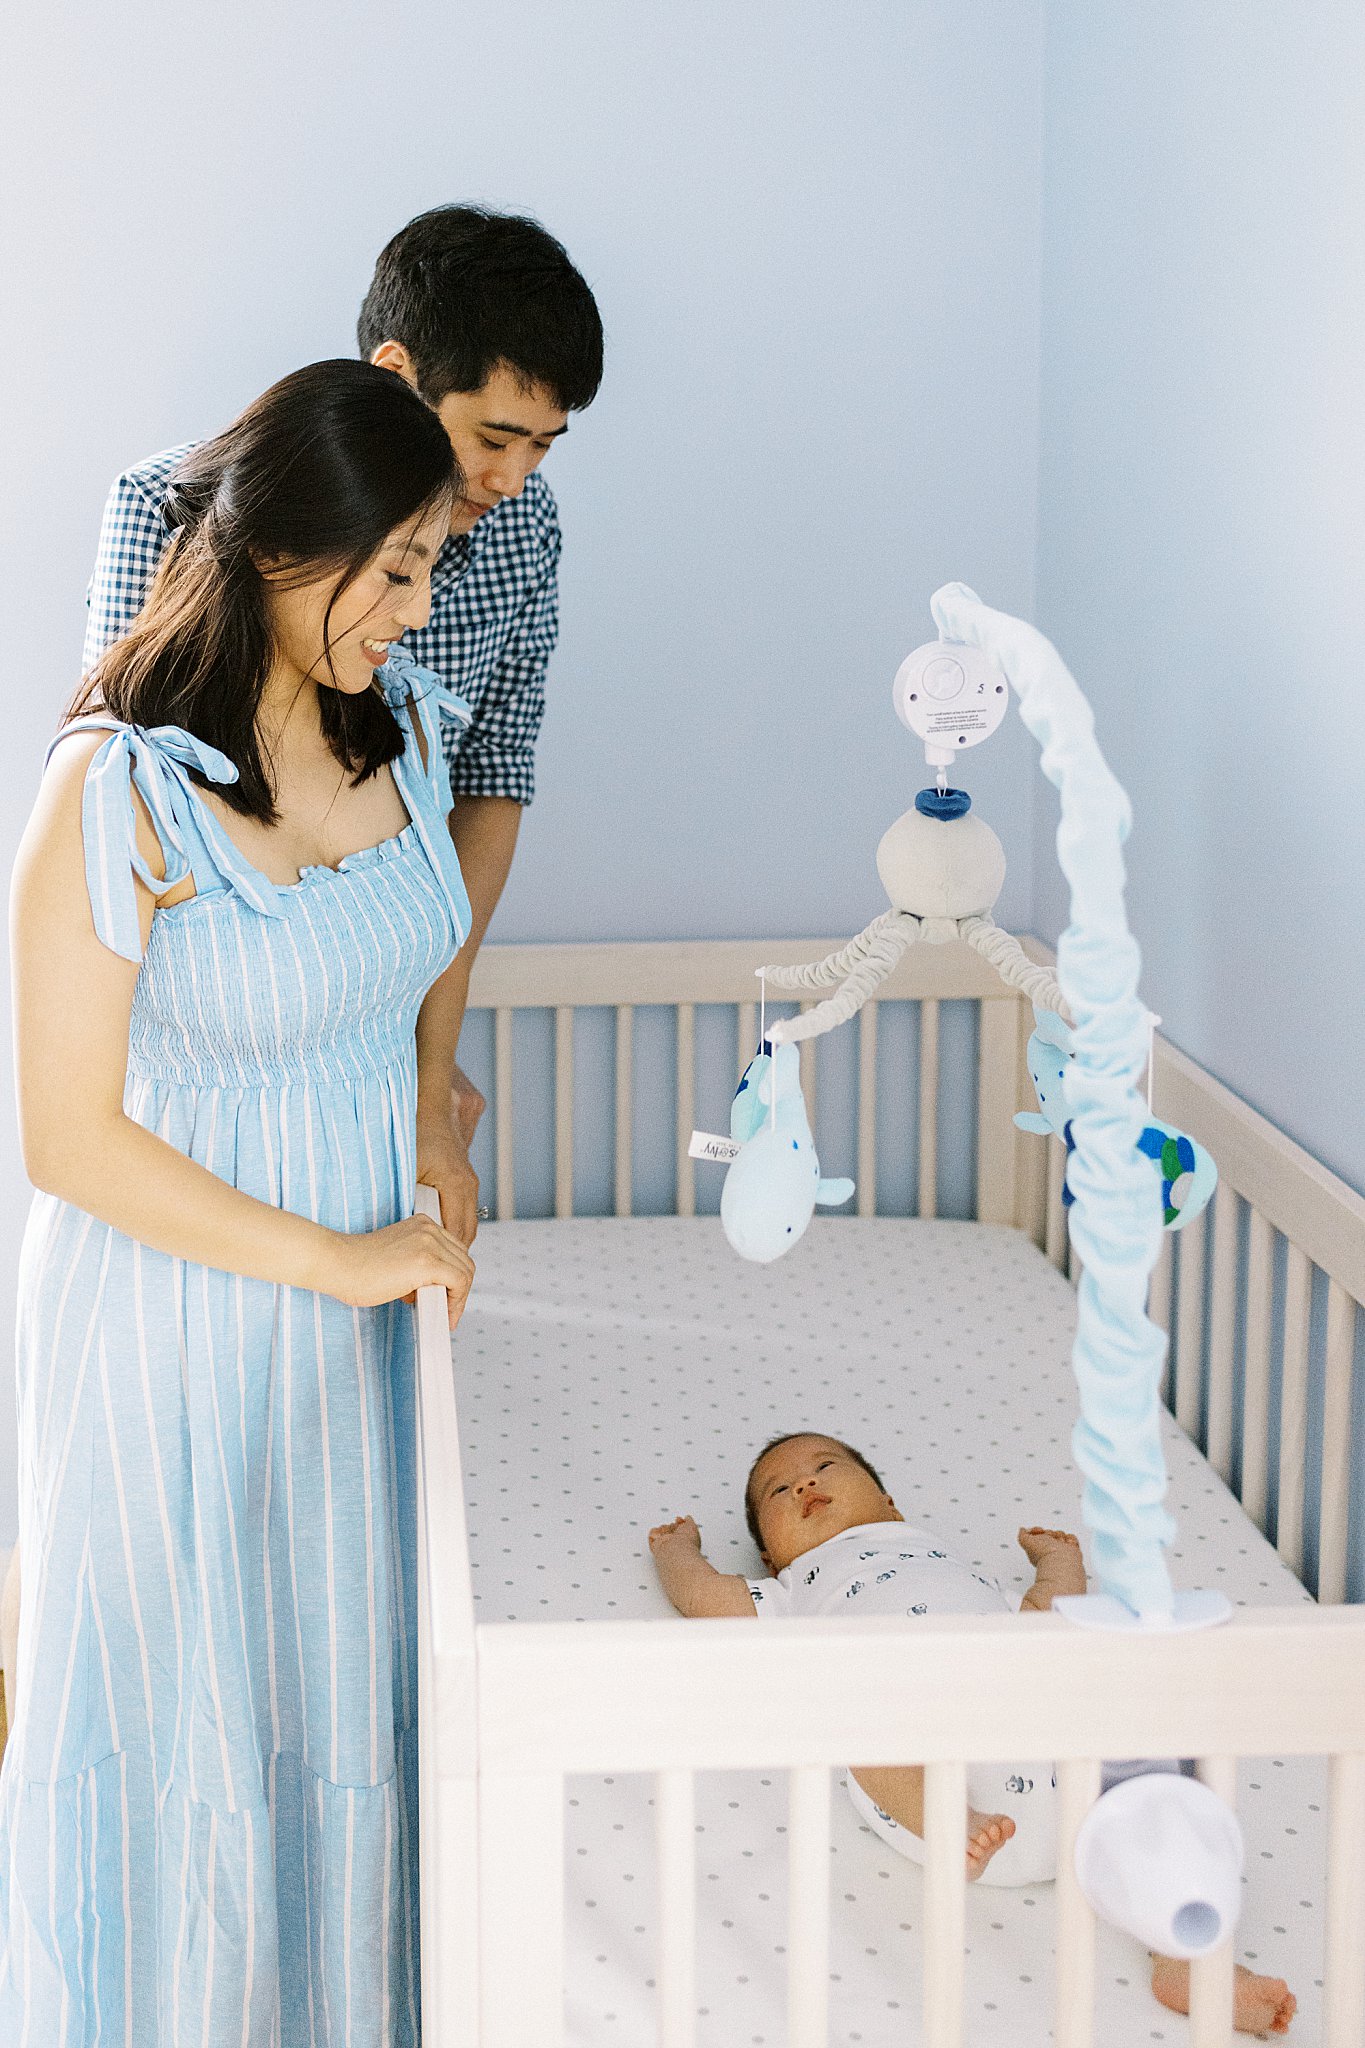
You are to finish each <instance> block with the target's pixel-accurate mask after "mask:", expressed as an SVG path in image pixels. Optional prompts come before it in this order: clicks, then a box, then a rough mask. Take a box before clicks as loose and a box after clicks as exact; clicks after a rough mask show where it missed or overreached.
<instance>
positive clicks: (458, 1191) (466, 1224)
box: [417, 1091, 483, 1245]
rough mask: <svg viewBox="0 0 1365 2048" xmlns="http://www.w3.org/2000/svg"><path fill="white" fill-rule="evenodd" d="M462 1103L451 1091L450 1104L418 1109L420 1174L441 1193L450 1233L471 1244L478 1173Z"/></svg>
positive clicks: (476, 1218) (476, 1213)
mask: <svg viewBox="0 0 1365 2048" xmlns="http://www.w3.org/2000/svg"><path fill="white" fill-rule="evenodd" d="M479 1100H480V1101H482V1100H483V1098H482V1096H480V1098H479ZM459 1104H460V1098H459V1096H458V1094H457V1093H455V1092H454V1091H452V1093H451V1097H450V1102H449V1106H448V1107H446V1106H443V1107H442V1108H441V1109H439V1110H434V1111H431V1112H430V1113H427V1114H423V1113H422V1111H421V1110H420V1109H419V1111H418V1116H417V1178H418V1180H419V1181H420V1182H421V1183H422V1184H423V1186H425V1187H429V1188H435V1190H436V1192H437V1194H438V1195H439V1196H440V1198H441V1215H442V1217H443V1219H444V1221H445V1227H446V1229H447V1230H448V1231H449V1232H450V1234H451V1236H452V1237H454V1238H457V1239H458V1240H459V1242H460V1243H461V1244H463V1245H471V1244H473V1242H474V1237H475V1234H476V1232H477V1230H478V1228H479V1176H478V1175H477V1173H475V1171H474V1169H473V1167H472V1166H471V1165H470V1163H469V1140H468V1139H467V1138H466V1137H465V1135H464V1131H463V1129H462V1128H461V1121H460V1115H461V1113H460V1107H459ZM476 1121H477V1119H476Z"/></svg>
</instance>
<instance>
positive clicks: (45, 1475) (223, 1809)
mask: <svg viewBox="0 0 1365 2048" xmlns="http://www.w3.org/2000/svg"><path fill="white" fill-rule="evenodd" d="M381 681H382V683H383V687H384V690H385V695H386V697H387V698H388V701H389V703H390V705H391V708H392V709H393V710H394V712H395V715H396V716H397V717H398V719H399V722H400V724H401V725H402V726H403V729H404V736H405V741H406V746H405V751H404V753H403V754H402V756H401V757H400V758H399V759H398V760H396V761H395V762H394V764H393V772H394V777H395V781H396V783H397V787H398V790H399V794H400V795H401V797H402V799H403V802H404V804H405V806H406V809H407V812H408V817H409V823H408V825H407V826H406V827H405V829H404V830H403V831H401V832H400V833H398V834H397V836H396V837H394V838H392V839H389V840H386V841H385V842H384V843H383V844H382V845H379V846H374V847H370V848H368V849H366V850H365V851H364V852H361V853H358V854H353V855H352V856H351V857H350V858H349V859H347V860H345V861H343V862H342V863H341V865H340V867H339V868H337V869H331V868H310V869H307V870H306V871H305V872H304V873H303V875H302V876H301V877H300V879H299V881H298V883H297V884H295V885H294V886H292V887H289V888H280V887H277V886H275V885H274V884H272V883H270V882H269V881H267V880H266V879H265V878H264V877H263V876H262V875H260V874H259V873H258V872H256V871H255V870H254V869H253V868H251V867H250V866H249V865H248V864H247V863H246V862H245V861H244V859H243V857H242V855H241V854H240V853H239V852H238V851H237V849H236V848H235V847H234V846H233V844H232V841H231V840H230V839H229V837H228V835H227V834H226V833H225V832H224V831H223V829H222V826H221V825H220V824H219V822H218V821H217V819H216V818H215V817H214V815H213V813H212V812H211V811H210V809H209V807H208V806H207V804H205V802H204V801H203V799H202V797H201V795H200V794H199V792H198V790H197V789H196V787H195V785H194V783H193V782H192V781H191V779H190V776H189V774H188V770H190V769H191V768H194V769H197V770H198V771H200V773H202V774H203V775H204V776H206V777H207V778H208V779H210V780H212V781H217V782H224V781H231V780H233V779H234V778H235V776H236V769H235V768H234V767H233V766H232V764H231V763H230V762H228V761H227V760H225V758H224V757H223V756H222V755H221V754H219V753H216V752H215V751H214V750H213V749H212V748H209V747H206V746H205V745H203V744H202V743H201V742H200V741H199V740H197V739H195V738H194V737H193V736H192V735H190V734H189V733H187V732H185V731H183V730H181V729H180V728H178V727H160V728H157V729H154V730H145V729H143V728H140V727H127V726H118V725H116V724H114V722H113V721H111V720H101V721H98V722H99V723H101V724H103V725H105V726H108V727H109V728H110V732H109V738H108V739H107V740H106V741H105V743H104V745H103V746H102V747H101V748H100V750H99V752H98V753H97V755H96V757H95V759H94V761H93V763H92V765H91V768H90V771H89V774H88V777H87V780H86V785H85V796H84V831H85V854H86V871H87V877H88V881H89V887H90V895H91V902H92V906H93V909H94V916H95V926H96V930H97V932H98V934H99V936H100V938H101V939H102V940H103V942H104V943H105V944H106V945H108V946H110V947H112V948H113V949H114V950H115V951H116V952H119V953H122V954H124V955H125V956H127V957H128V958H130V959H137V958H138V957H139V954H140V951H141V948H140V941H139V934H138V926H137V917H136V909H135V900H134V893H133V883H132V874H133V871H134V870H135V869H138V868H139V867H140V865H141V863H140V860H139V856H138V853H137V850H136V844H135V840H134V834H133V806H132V801H131V795H130V782H131V783H132V784H135V785H136V787H137V789H138V791H139V792H140V793H141V795H142V796H143V797H144V799H145V800H146V802H147V804H148V807H149V809H150V811H151V815H152V818H153V820H154V822H155V824H156V826H157V828H158V832H159V835H160V837H161V840H162V843H163V846H164V848H165V852H166V855H167V862H168V870H169V876H168V881H167V883H164V884H162V885H161V886H162V887H163V888H164V887H167V886H169V885H170V883H171V882H173V881H174V880H175V879H176V877H177V875H178V874H183V873H184V872H186V871H189V872H192V873H193V876H194V881H195V884H196V891H197V893H196V894H195V895H194V896H193V897H192V898H189V899H187V900H186V901H184V902H183V903H180V904H177V905H175V906H174V907H172V908H170V909H167V910H158V911H157V912H156V914H155V915H154V917H153V919H152V929H151V936H150V939H149V941H148V944H147V949H146V953H145V956H143V957H142V960H141V967H140V971H139V974H138V978H137V983H136V988H135V993H134V997H133V1009H132V1020H131V1029H130V1040H129V1056H128V1078H127V1088H126V1094H125V1098H124V1101H125V1108H126V1111H127V1113H128V1115H129V1116H131V1117H133V1118H135V1119H136V1121H137V1122H138V1123H140V1124H142V1125H144V1126H145V1127H146V1128H147V1129H149V1130H152V1131H155V1132H156V1133H157V1134H158V1136H160V1137H162V1138H164V1139H165V1140H166V1141H167V1142H168V1143H169V1144H171V1145H174V1146H175V1147H176V1148H177V1150H179V1151H181V1152H184V1153H186V1154H187V1155H188V1156H189V1157H190V1158H192V1159H195V1160H198V1161H199V1162H200V1163H201V1164H202V1165H203V1166H205V1167H207V1168H208V1169H209V1170H210V1171H211V1172H213V1173H216V1174H218V1175H219V1176H220V1177H221V1178H222V1179H224V1180H226V1181H229V1182H230V1183H231V1184H232V1185H233V1186H235V1187H238V1188H242V1189H244V1190H245V1191H247V1192H248V1193H250V1194H252V1195H255V1196H257V1197H258V1198H260V1199H261V1200H262V1201H266V1202H272V1203H275V1204H277V1205H278V1206H279V1207H281V1208H284V1209H289V1210H293V1211H295V1212H296V1213H298V1214H301V1215H305V1216H309V1217H312V1218H314V1219H316V1220H317V1221H318V1222H320V1223H323V1224H325V1225H327V1226H328V1227H329V1228H331V1229H334V1230H344V1231H363V1230H371V1229H374V1228H376V1227H377V1226H380V1225H383V1224H386V1223H391V1222H393V1221H395V1220H397V1219H398V1218H400V1217H404V1216H408V1215H411V1213H412V1210H413V1203H414V1192H413V1191H414V1185H415V1178H416V1173H415V1160H414V1153H415V1146H416V1049H415V1039H414V1030H415V1025H416V1020H417V1012H418V1009H419V1007H420V1005H421V1002H422V998H423V996H424V995H425V993H426V991H427V989H428V988H429V986H430V985H431V983H432V982H433V981H434V980H435V979H436V977H437V976H438V975H439V974H440V973H441V971H442V970H443V969H444V968H445V966H446V965H447V963H448V962H449V961H450V959H451V957H452V955H453V953H454V951H455V949H456V947H457V946H458V945H459V944H460V943H461V942H462V941H463V939H464V937H465V935H466V934H467V932H468V929H469V903H468V899H467V897H466V895H465V891H464V885H463V882H462V880H461V877H460V871H459V863H458V861H457V859H456V856H455V850H454V847H453V845H452V843H451V839H450V834H449V830H448V827H447V824H446V818H445V813H446V812H447V811H448V810H449V806H450V790H449V784H448V781H447V771H446V768H445V765H444V760H443V756H442V750H441V744H440V735H439V731H438V723H439V714H440V713H441V712H444V711H450V712H452V713H458V712H459V711H461V710H463V707H462V706H461V705H460V704H459V700H458V699H451V698H450V695H449V693H448V692H445V691H444V690H443V689H442V688H441V687H440V686H439V684H438V682H437V679H436V678H435V677H434V676H430V675H429V674H427V673H426V672H425V671H422V670H419V669H417V668H416V667H415V665H414V664H412V663H411V662H410V661H408V662H406V663H405V664H404V665H403V666H402V667H401V668H400V667H399V665H398V663H397V662H396V661H391V662H390V664H389V665H388V668H387V669H386V670H385V671H382V672H381ZM87 723H89V721H87ZM72 729H75V728H72ZM418 729H420V741H419V739H418V737H417V732H418ZM78 999H79V996H78V993H76V992H73V1000H78ZM413 1370H414V1356H413V1332H412V1311H411V1309H410V1308H408V1307H406V1306H405V1305H404V1304H402V1303H396V1304H393V1305H391V1306H389V1307H385V1308H374V1309H351V1308H347V1307H345V1306H344V1305H343V1304H342V1303H341V1302H339V1301H335V1300H333V1299H331V1298H330V1297H327V1296H323V1295H317V1294H309V1293H307V1292H305V1291H303V1290H301V1289H299V1288H294V1287H287V1286H276V1285H272V1284H269V1283H267V1282H264V1281H260V1280H250V1279H243V1278H241V1277H240V1276H238V1275H236V1274H233V1273H228V1272H221V1271H219V1270H217V1269H216V1268H214V1267H210V1266H198V1265H193V1264H190V1263H188V1262H187V1261H186V1260H184V1259H177V1258H171V1257H169V1256H167V1255H166V1254H165V1253H162V1252H156V1251H151V1250H148V1249H147V1248H146V1247H145V1246H142V1245H140V1244H137V1243H135V1242H134V1241H133V1240H132V1239H131V1238H128V1237H125V1236H124V1235H122V1234H121V1233H120V1232H119V1231H117V1230H113V1229H110V1228H109V1227H108V1226H107V1225H106V1224H103V1223H100V1222H97V1221H96V1220H95V1219H94V1218H93V1217H91V1216H88V1215H86V1214H84V1213H83V1212H81V1211H80V1210H77V1209H75V1208H73V1207H71V1206H70V1204H68V1203H65V1202H61V1201H58V1200H56V1199H55V1198H54V1197H52V1196H50V1195H44V1194H39V1195H37V1196H36V1198H35V1200H34V1204H33V1209H32V1212H31V1216H30V1221H29V1225H28V1230H27V1233H26V1236H25V1239H24V1245H23V1251H22V1255H21V1272H20V1308H19V1327H18V1381H19V1389H18V1391H19V1447H20V1448H19V1458H20V1473H19V1482H20V1518H21V1521H20V1541H21V1551H22V1558H23V1599H22V1613H21V1620H20V1669H19V1683H18V1713H17V1717H16V1722H15V1727H14V1729H13V1732H12V1736H11V1740H10V1743H9V1747H8V1750H7V1752H6V1755H5V1760H4V1769H3V1775H2V1776H0V2042H3V2043H4V2044H5V2048H95V2044H99V2048H189V2044H194V2048H272V2044H274V2048H296V2044H297V2048H304V2044H307V2048H312V2044H324V2043H325V2044H328V2048H334V2044H335V2048H340V2044H347V2048H416V2043H417V2041H418V2038H419V2004H418V1981H419V1980H418V1929H417V1807H416V1802H417V1696H416V1695H417V1663H416V1650H417V1644H416V1554H415V1544H416V1529H415V1516H414V1502H413V1470H414V1466H413V1461H414V1435H415V1424H414V1398H413V1393H414V1390H413Z"/></svg>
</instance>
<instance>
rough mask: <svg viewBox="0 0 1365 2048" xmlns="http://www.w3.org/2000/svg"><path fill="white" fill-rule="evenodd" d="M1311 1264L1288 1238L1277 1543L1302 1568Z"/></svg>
mask: <svg viewBox="0 0 1365 2048" xmlns="http://www.w3.org/2000/svg"><path fill="white" fill-rule="evenodd" d="M1312 1304H1313V1268H1312V1266H1311V1265H1310V1263H1309V1260H1308V1255H1307V1253H1306V1252H1302V1251H1300V1249H1299V1247H1298V1246H1297V1245H1296V1244H1294V1243H1293V1242H1291V1243H1290V1244H1289V1246H1288V1248H1287V1256H1286V1258H1285V1268H1284V1354H1283V1361H1282V1364H1281V1367H1280V1492H1279V1503H1278V1506H1277V1509H1276V1514H1275V1548H1276V1549H1277V1550H1278V1551H1279V1553H1280V1556H1281V1557H1282V1558H1283V1559H1284V1561H1285V1563H1286V1564H1287V1565H1288V1566H1289V1569H1290V1571H1291V1572H1293V1573H1295V1575H1296V1576H1301V1575H1302V1572H1303V1481H1304V1466H1305V1464H1306V1462H1307V1458H1308V1317H1309V1313H1310V1310H1311V1308H1312Z"/></svg>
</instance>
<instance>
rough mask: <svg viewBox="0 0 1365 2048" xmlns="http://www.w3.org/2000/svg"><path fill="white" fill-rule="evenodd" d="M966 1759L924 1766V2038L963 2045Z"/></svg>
mask: <svg viewBox="0 0 1365 2048" xmlns="http://www.w3.org/2000/svg"><path fill="white" fill-rule="evenodd" d="M966 1812H967V1767H966V1765H965V1764H926V1765H925V1767H924V2041H925V2048H962V2016H963V1958H964V1953H965V1940H966V1917H967V1915H966V1906H967V1877H966V1862H965V1858H964V1854H963V1828H964V1824H965V1819H966Z"/></svg>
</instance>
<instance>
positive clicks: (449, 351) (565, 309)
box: [356, 206, 602, 412]
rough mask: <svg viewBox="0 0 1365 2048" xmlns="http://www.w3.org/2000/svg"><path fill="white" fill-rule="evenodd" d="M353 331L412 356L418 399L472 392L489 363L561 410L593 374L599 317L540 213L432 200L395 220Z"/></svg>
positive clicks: (597, 375) (574, 407) (588, 400)
mask: <svg viewBox="0 0 1365 2048" xmlns="http://www.w3.org/2000/svg"><path fill="white" fill-rule="evenodd" d="M356 339H357V341H358V342H359V344H360V353H361V354H362V356H364V357H365V359H366V361H368V360H369V359H370V357H371V356H372V355H373V354H374V352H375V350H376V349H377V348H378V347H379V345H380V343H381V342H385V341H397V342H401V343H402V345H403V347H404V348H405V349H406V350H407V351H408V354H409V355H410V356H411V357H412V361H413V367H414V368H415V370H416V372H417V388H418V390H419V391H420V392H421V394H422V396H423V398H425V399H426V401H427V403H428V404H429V405H439V404H440V402H441V400H442V399H443V398H446V397H448V396H449V394H450V393H451V392H452V391H477V390H478V389H479V387H480V385H482V384H484V383H486V381H487V380H488V378H489V377H490V376H491V375H492V373H493V371H494V370H496V369H497V367H498V365H499V364H500V363H505V364H506V365H507V367H508V368H509V369H510V370H511V371H512V372H513V374H514V375H515V376H516V377H518V378H520V379H521V381H522V382H523V383H524V384H525V385H526V386H528V387H529V386H531V385H533V384H538V385H541V386H543V387H544V389H545V390H547V391H548V392H550V394H551V395H552V397H553V398H554V401H555V403H556V404H557V405H559V406H562V407H563V409H564V411H565V412H579V411H581V410H582V408H583V407H584V406H585V405H591V404H592V401H593V399H594V398H595V397H596V396H597V387H598V385H599V384H600V383H601V381H602V321H601V317H600V315H599V314H598V311H597V302H596V300H595V299H594V298H593V295H592V293H591V292H590V291H589V289H588V287H587V285H586V284H585V283H584V281H583V279H582V277H580V275H579V273H578V272H577V271H576V270H575V269H574V266H573V264H572V263H570V261H569V258H568V256H567V254H566V253H565V251H564V249H563V247H562V245H561V244H560V243H558V242H557V241H556V240H555V238H554V236H553V235H549V234H547V233H546V232H545V229H544V228H543V227H541V225H540V223H539V221H534V220H528V219H526V218H524V217H523V216H522V215H520V214H512V213H493V212H490V211H489V209H488V208H487V207H483V206H436V207H433V208H432V210H431V212H430V213H419V214H418V216H417V218H416V220H411V221H409V222H408V224H407V226H406V227H405V228H402V229H400V231H399V232H398V234H396V235H395V236H394V238H393V240H392V241H391V242H390V243H389V244H388V246H387V248H386V249H385V250H384V251H383V253H382V254H381V256H380V258H379V261H378V263H377V264H376V265H375V270H374V277H373V279H372V281H371V284H370V289H369V290H368V291H367V292H366V294H365V302H364V304H363V305H362V306H361V308H360V318H359V320H358V322H357V323H356Z"/></svg>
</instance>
